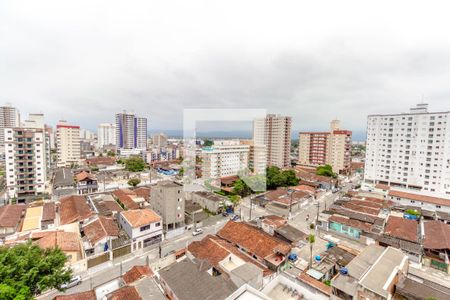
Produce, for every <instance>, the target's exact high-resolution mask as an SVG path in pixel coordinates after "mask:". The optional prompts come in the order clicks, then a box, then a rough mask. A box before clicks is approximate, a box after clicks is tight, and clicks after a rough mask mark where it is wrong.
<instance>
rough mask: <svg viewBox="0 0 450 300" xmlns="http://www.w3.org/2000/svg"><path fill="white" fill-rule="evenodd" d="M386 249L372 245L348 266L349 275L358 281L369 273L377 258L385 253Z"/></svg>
mask: <svg viewBox="0 0 450 300" xmlns="http://www.w3.org/2000/svg"><path fill="white" fill-rule="evenodd" d="M384 249H385V248H384V247H381V246H378V245H370V246H367V247H366V248H364V250H363V251H362V252H361V253H360V254H359V255H358V256H356V257H355V258H354V259H353V260H352V261H351V262H350V263H349V264H348V265H347V269H348V273H349V275H350V276H352V277H354V278H356V279H357V280H359V279H361V277H362V276H363V275H364V274H365V273H366V272H367V270H368V269H369V268H370V267H371V266H372V265H373V264H374V263H375V261H376V260H377V258H378V257H379V256H380V255H381V253H383V251H384Z"/></svg>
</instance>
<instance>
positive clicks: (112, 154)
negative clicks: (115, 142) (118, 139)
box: [106, 150, 116, 157]
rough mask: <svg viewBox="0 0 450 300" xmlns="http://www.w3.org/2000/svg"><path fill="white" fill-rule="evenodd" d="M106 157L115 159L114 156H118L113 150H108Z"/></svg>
mask: <svg viewBox="0 0 450 300" xmlns="http://www.w3.org/2000/svg"><path fill="white" fill-rule="evenodd" d="M106 155H107V156H109V157H114V156H116V153H115V152H114V151H112V150H108V152H107V153H106Z"/></svg>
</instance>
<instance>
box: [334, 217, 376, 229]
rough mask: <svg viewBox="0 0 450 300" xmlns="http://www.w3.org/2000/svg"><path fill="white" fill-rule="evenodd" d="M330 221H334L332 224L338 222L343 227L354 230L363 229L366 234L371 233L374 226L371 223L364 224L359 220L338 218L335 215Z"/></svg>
mask: <svg viewBox="0 0 450 300" xmlns="http://www.w3.org/2000/svg"><path fill="white" fill-rule="evenodd" d="M328 221H332V222H336V223H339V224H343V225H347V226H350V227H353V228H358V229H361V230H363V231H365V232H371V230H372V224H369V223H364V222H361V221H358V220H354V219H350V218H345V217H340V216H336V215H333V216H331V217H330V218H329V219H328Z"/></svg>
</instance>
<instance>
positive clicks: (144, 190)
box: [133, 186, 152, 202]
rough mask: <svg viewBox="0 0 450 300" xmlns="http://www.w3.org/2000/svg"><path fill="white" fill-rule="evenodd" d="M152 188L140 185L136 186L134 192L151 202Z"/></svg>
mask: <svg viewBox="0 0 450 300" xmlns="http://www.w3.org/2000/svg"><path fill="white" fill-rule="evenodd" d="M151 191H152V189H151V188H149V187H146V186H140V187H138V188H135V189H134V190H133V192H134V193H135V194H136V196H138V197H140V198H144V199H145V201H147V202H150V195H151Z"/></svg>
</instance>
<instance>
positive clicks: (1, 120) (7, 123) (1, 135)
mask: <svg viewBox="0 0 450 300" xmlns="http://www.w3.org/2000/svg"><path fill="white" fill-rule="evenodd" d="M19 126H20V116H19V111H18V110H17V109H16V108H15V107H12V106H11V105H8V104H7V105H4V106H0V145H3V142H4V141H5V132H4V129H5V128H15V127H19Z"/></svg>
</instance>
